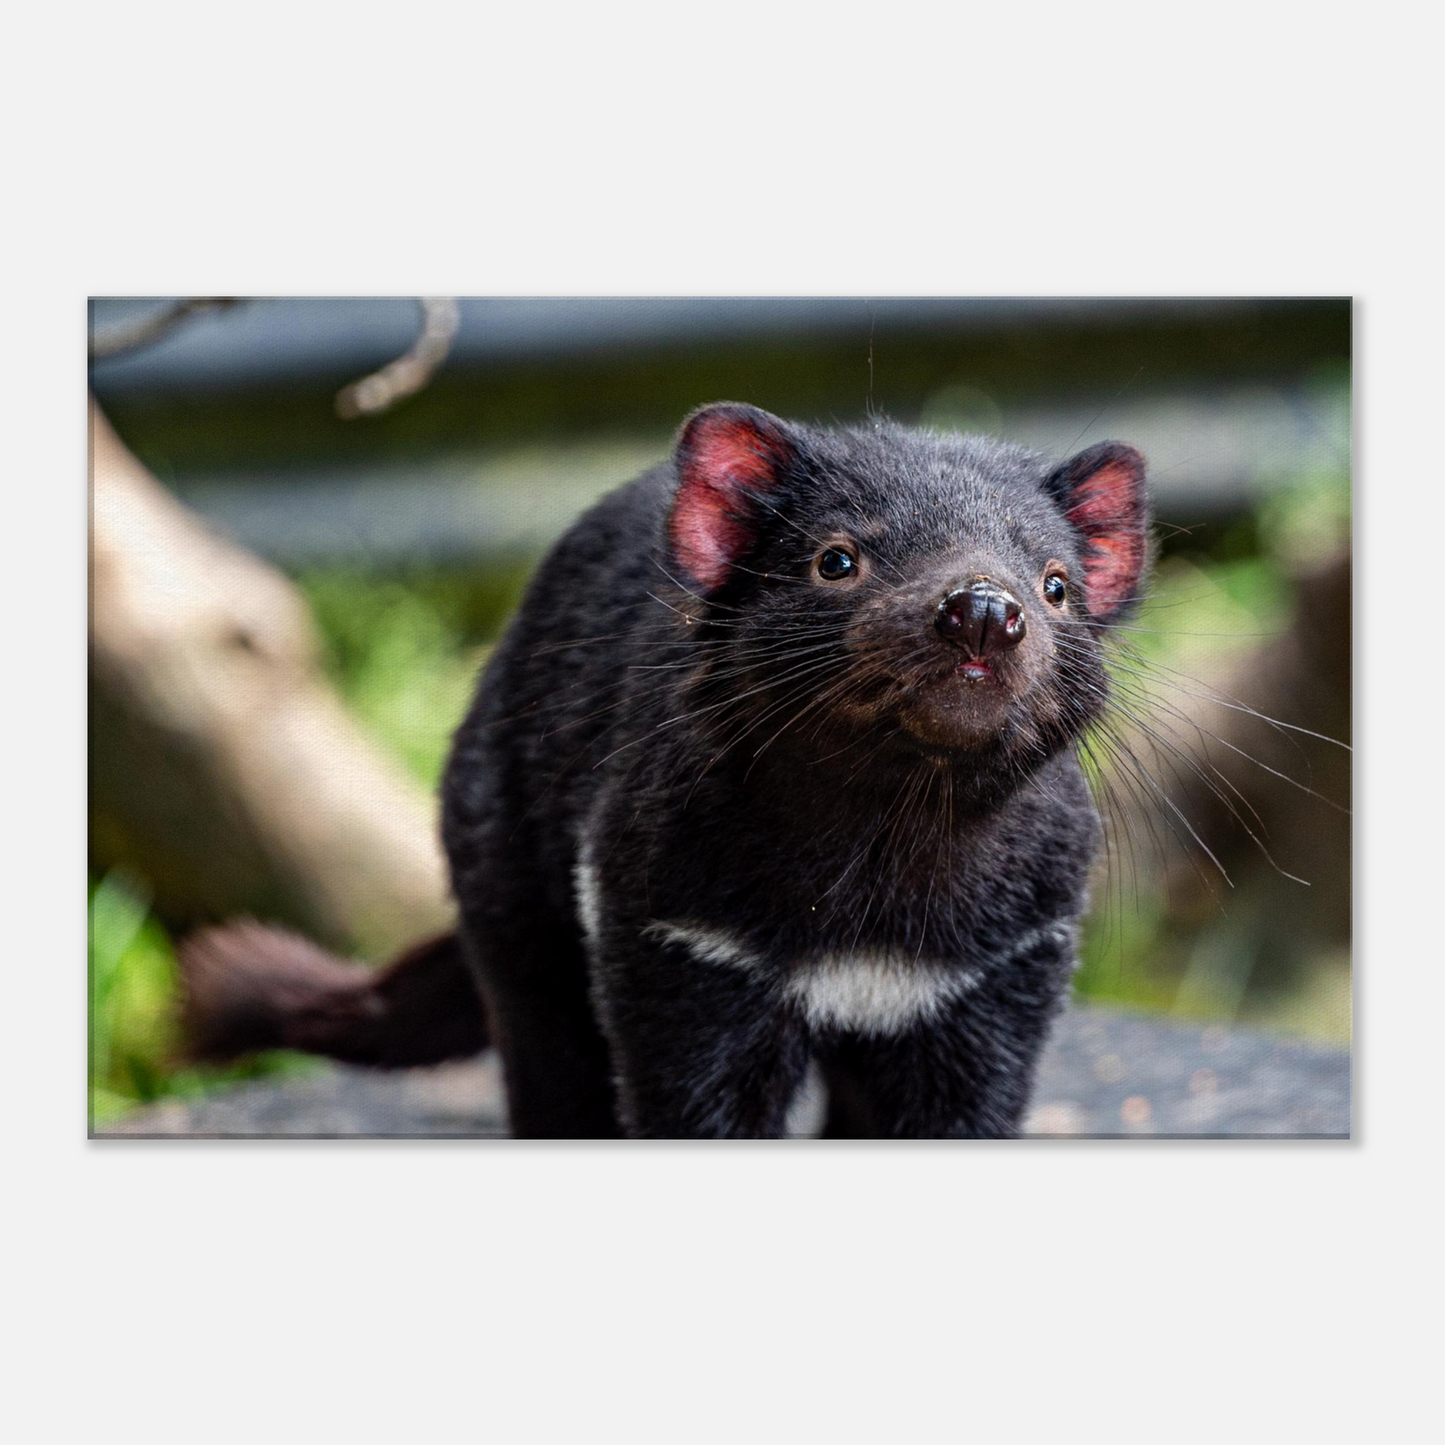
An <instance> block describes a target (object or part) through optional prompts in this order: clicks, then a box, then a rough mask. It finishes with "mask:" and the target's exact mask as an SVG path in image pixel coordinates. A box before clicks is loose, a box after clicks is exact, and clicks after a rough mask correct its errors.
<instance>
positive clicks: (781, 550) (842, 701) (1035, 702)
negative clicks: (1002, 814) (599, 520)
mask: <svg viewBox="0 0 1445 1445" xmlns="http://www.w3.org/2000/svg"><path fill="white" fill-rule="evenodd" d="M675 466H676V472H677V491H676V495H675V497H674V500H673V504H672V508H671V511H670V513H669V515H668V519H667V535H666V539H665V550H666V552H667V566H668V567H669V569H670V570H671V572H672V575H673V576H674V577H675V578H676V580H677V581H678V582H679V584H680V585H681V586H682V587H683V588H684V590H685V592H686V594H687V598H686V602H685V606H686V607H687V608H688V609H689V611H690V615H691V619H692V622H693V626H694V629H695V631H696V632H697V633H698V638H699V644H700V645H706V646H707V647H708V649H709V654H708V665H707V668H706V669H705V671H706V673H707V675H708V676H709V677H711V679H712V681H713V686H714V688H715V689H716V688H717V687H718V686H721V687H722V688H723V689H724V695H725V694H726V692H728V691H731V692H732V693H734V694H735V695H736V696H737V697H738V699H739V702H738V706H737V707H736V708H733V709H729V708H726V707H719V708H718V709H717V715H718V718H719V721H720V722H725V723H727V724H728V725H729V726H732V727H733V728H734V729H735V730H736V728H737V725H738V720H746V721H747V732H748V734H749V736H755V737H756V742H757V743H758V744H761V743H762V742H764V741H765V740H767V739H768V738H770V737H771V736H773V735H774V732H775V729H788V728H792V729H794V731H795V732H796V733H797V734H798V735H801V736H806V735H807V734H808V731H809V729H812V730H813V733H814V734H815V735H817V736H819V737H822V736H823V735H824V734H827V735H828V736H830V737H833V738H836V737H837V736H838V735H839V733H840V732H841V733H844V734H846V733H848V732H849V731H854V732H857V733H858V734H859V735H860V738H861V737H863V736H865V735H866V736H868V737H873V736H876V737H877V738H878V739H879V745H880V746H885V745H886V743H887V741H889V740H891V741H893V742H895V743H897V744H898V745H900V746H903V747H907V748H912V749H913V750H914V751H920V750H921V751H924V752H927V753H929V754H931V755H934V756H936V757H940V758H949V757H952V758H955V759H959V760H963V761H971V762H972V763H973V764H974V766H975V768H979V767H989V768H993V769H995V770H996V769H997V768H998V767H1000V766H1003V767H1005V768H1008V767H1011V768H1013V769H1014V770H1015V771H1018V772H1020V774H1022V772H1023V771H1027V770H1028V769H1029V768H1031V767H1032V766H1036V765H1037V763H1038V762H1040V761H1042V760H1043V759H1044V758H1046V757H1048V756H1050V755H1052V754H1053V753H1056V752H1058V751H1059V750H1060V749H1062V748H1064V747H1065V746H1067V745H1068V744H1069V743H1070V742H1071V741H1072V740H1073V739H1075V738H1076V737H1078V735H1079V734H1080V732H1081V731H1082V730H1083V729H1084V728H1085V727H1086V726H1087V725H1088V724H1089V723H1090V722H1091V721H1092V720H1093V719H1094V718H1096V717H1097V716H1098V715H1099V714H1100V712H1101V711H1102V709H1103V707H1104V705H1105V702H1106V699H1107V680H1106V677H1105V673H1104V669H1103V664H1102V658H1101V654H1100V638H1101V635H1102V633H1103V632H1104V631H1105V629H1107V628H1108V627H1109V626H1110V625H1112V624H1115V623H1117V622H1118V621H1120V619H1121V618H1123V617H1124V616H1125V614H1126V613H1127V612H1128V610H1129V609H1130V607H1131V605H1132V604H1133V603H1134V602H1135V600H1136V599H1137V596H1138V593H1139V589H1140V586H1141V583H1142V580H1143V576H1144V572H1145V569H1146V565H1147V560H1148V501H1147V495H1146V491H1145V484H1144V460H1143V458H1142V457H1141V456H1140V455H1139V453H1138V452H1136V451H1135V450H1134V449H1133V448H1132V447H1128V446H1125V445H1123V444H1122V443H1120V442H1103V443H1100V444H1099V445H1097V446H1094V447H1090V448H1089V449H1088V450H1087V451H1084V452H1081V453H1079V454H1078V455H1077V456H1075V457H1073V458H1071V459H1070V460H1068V461H1066V462H1064V463H1063V464H1062V465H1055V464H1052V463H1050V462H1048V461H1047V460H1046V459H1045V458H1043V457H1041V456H1038V455H1037V454H1035V453H1032V452H1029V451H1026V450H1025V449H1024V448H1022V447H1019V446H1015V445H1012V444H1010V443H1005V442H998V441H993V440H990V439H987V438H984V437H976V436H938V435H934V434H931V433H927V432H919V431H912V430H908V429H906V428H902V427H898V426H894V425H892V424H879V425H877V426H870V427H868V428H867V429H860V430H857V431H832V430H829V431H823V430H815V429H811V428H805V427H800V426H795V425H791V424H788V423H785V422H782V421H779V420H778V419H777V418H776V417H773V416H770V415H769V414H768V413H766V412H762V411H758V410H756V409H755V408H752V407H747V406H741V405H736V404H732V403H723V404H720V405H717V406H710V407H706V408H704V409H703V410H701V411H698V412H696V413H694V414H693V415H692V416H691V417H690V418H689V419H688V421H687V422H686V424H685V425H684V426H683V429H682V431H681V433H680V435H679V438H678V443H677V450H676V458H675ZM759 719H763V720H762V721H761V722H760V721H759Z"/></svg>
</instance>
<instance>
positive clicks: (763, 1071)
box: [594, 928, 808, 1139]
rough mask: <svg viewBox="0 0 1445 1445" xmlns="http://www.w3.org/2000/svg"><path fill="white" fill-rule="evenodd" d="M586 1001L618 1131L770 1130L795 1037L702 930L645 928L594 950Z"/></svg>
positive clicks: (788, 1077) (758, 982) (735, 1133)
mask: <svg viewBox="0 0 1445 1445" xmlns="http://www.w3.org/2000/svg"><path fill="white" fill-rule="evenodd" d="M594 999H595V1002H596V1007H597V1013H598V1017H599V1018H600V1019H601V1021H602V1027H603V1031H604V1033H605V1034H606V1036H607V1041H608V1044H609V1047H610V1048H611V1051H612V1061H613V1071H614V1076H615V1081H616V1085H617V1099H618V1108H619V1112H620V1115H621V1119H622V1125H623V1128H624V1130H625V1131H626V1132H627V1133H628V1134H630V1135H633V1136H635V1137H640V1138H653V1139H767V1138H777V1137H779V1136H780V1135H781V1134H782V1132H783V1127H784V1123H785V1121H786V1118H787V1113H788V1105H789V1104H790V1103H791V1101H792V1098H793V1095H794V1093H795V1092H796V1091H797V1088H798V1085H799V1083H800V1082H801V1080H802V1077H803V1074H804V1071H805V1070H806V1068H807V1063H808V1048H807V1041H806V1039H805V1036H804V1033H803V1030H802V1027H801V1025H800V1023H799V1022H798V1020H797V1019H796V1017H795V1016H793V1015H792V1014H791V1013H790V1012H789V1011H788V1010H787V1009H786V1008H785V1007H783V1006H782V1005H781V1003H780V1001H779V999H778V997H777V993H776V991H775V990H774V989H773V988H771V987H770V986H769V983H768V981H767V979H766V976H765V975H764V974H763V973H761V972H760V971H759V970H758V969H757V967H756V966H754V965H751V964H749V963H747V962H746V961H743V960H740V959H736V958H731V957H727V956H726V950H723V949H721V948H719V946H718V945H717V944H716V942H715V941H711V940H709V939H708V938H707V937H706V936H705V935H701V934H700V935H699V936H697V937H689V936H687V934H686V931H685V930H681V929H675V930H671V931H669V930H666V929H656V928H654V929H650V930H645V931H644V932H643V933H642V934H641V936H640V937H637V938H636V939H634V940H631V941H630V943H629V946H628V947H627V948H626V949H625V950H624V949H617V950H615V951H609V953H608V954H607V955H606V956H603V957H601V958H599V959H598V967H597V969H596V974H595V984H594Z"/></svg>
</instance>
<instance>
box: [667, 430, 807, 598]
mask: <svg viewBox="0 0 1445 1445" xmlns="http://www.w3.org/2000/svg"><path fill="white" fill-rule="evenodd" d="M792 455H793V443H792V441H791V439H790V438H789V436H788V434H787V429H786V427H785V426H784V425H783V423H782V422H780V421H779V420H778V419H777V418H776V417H774V416H769V415H768V413H767V412H765V411H759V410H758V409H757V408H756V407H751V406H741V405H739V404H738V403H736V402H720V403H719V404H718V405H716V406H709V407H704V408H703V409H702V410H701V411H698V412H694V413H693V414H692V416H691V417H689V418H688V420H687V422H686V424H685V425H684V426H683V429H682V435H681V436H680V437H679V438H678V443H677V452H676V464H677V476H678V484H677V494H676V496H675V497H674V498H673V502H672V513H671V515H670V516H669V518H668V524H667V528H668V537H669V539H670V540H671V542H672V550H673V554H674V556H675V557H676V559H677V562H678V564H679V565H680V566H681V567H682V569H683V571H684V572H686V573H687V575H688V577H689V578H691V579H692V580H693V581H694V582H696V583H697V584H698V586H699V587H700V588H701V589H702V590H703V591H704V592H715V591H716V590H717V589H718V588H719V587H721V586H722V585H723V584H724V583H725V582H726V581H727V579H728V576H729V574H730V573H731V572H732V569H733V567H734V566H736V564H737V563H738V562H739V561H740V560H741V558H742V557H743V555H744V554H745V553H746V552H747V550H748V548H749V547H751V546H752V544H753V543H754V542H755V541H756V540H757V536H758V529H759V525H760V520H761V518H760V514H759V509H758V507H757V506H756V505H755V500H756V498H757V497H759V496H760V495H762V494H763V493H766V492H768V491H770V490H771V489H772V488H774V487H775V486H777V484H778V481H779V475H780V472H781V470H782V468H783V466H784V465H785V464H786V463H787V461H788V460H789V458H790V457H791V456H792Z"/></svg>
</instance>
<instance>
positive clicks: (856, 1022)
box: [647, 922, 978, 1033]
mask: <svg viewBox="0 0 1445 1445" xmlns="http://www.w3.org/2000/svg"><path fill="white" fill-rule="evenodd" d="M647 932H648V933H649V934H650V935H651V936H652V937H654V938H660V939H662V940H663V941H664V942H665V943H675V944H679V945H681V946H682V947H684V948H686V949H687V950H688V951H689V952H690V953H691V954H692V955H693V956H694V957H695V958H698V959H700V960H701V961H703V962H704V963H712V964H718V965H722V966H724V967H728V968H739V969H743V970H745V971H747V972H749V973H756V974H764V973H766V972H767V970H766V968H765V966H764V965H763V963H762V962H761V961H760V960H759V959H758V958H757V957H756V956H755V955H754V954H752V953H750V952H749V951H748V950H747V949H746V948H745V947H744V946H743V945H742V944H741V943H739V942H738V940H737V939H735V938H733V937H732V936H731V935H729V934H727V933H724V932H722V931H721V930H720V929H715V928H706V927H703V926H702V925H700V924H692V923H664V922H658V923H653V924H651V925H650V926H649V927H648V929H647ZM977 982H978V975H977V973H976V972H973V971H965V970H961V969H959V968H957V967H949V966H947V965H945V964H940V963H936V962H933V961H931V960H921V959H914V958H908V957H905V956H903V955H899V954H890V953H883V952H879V951H876V950H862V951H859V952H857V953H851V954H826V955H824V957H822V958H821V959H818V960H816V961H810V962H807V963H803V964H799V965H798V967H797V969H796V971H794V972H792V973H790V974H788V975H787V976H786V977H785V978H784V979H782V980H781V986H782V992H783V994H784V996H785V997H786V998H788V999H789V1000H790V1001H791V1002H792V1003H794V1004H796V1005H797V1006H798V1007H799V1008H801V1009H802V1011H803V1013H804V1015H805V1016H806V1017H807V1019H808V1022H809V1023H811V1024H812V1025H813V1026H814V1027H815V1028H840V1029H855V1030H857V1031H859V1032H861V1033H897V1032H899V1031H900V1030H902V1029H906V1028H908V1027H910V1026H911V1025H912V1024H913V1023H914V1022H916V1021H917V1020H918V1019H920V1018H931V1017H933V1016H934V1015H936V1014H937V1013H938V1012H939V1010H940V1009H942V1008H943V1007H944V1006H945V1005H946V1004H948V1003H950V1002H951V1001H952V1000H953V999H955V998H958V997H959V996H960V995H961V994H964V993H966V992H967V991H968V990H969V989H971V988H973V987H974V986H975V984H976V983H977Z"/></svg>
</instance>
